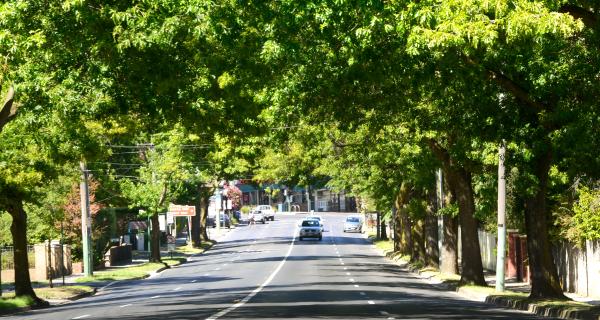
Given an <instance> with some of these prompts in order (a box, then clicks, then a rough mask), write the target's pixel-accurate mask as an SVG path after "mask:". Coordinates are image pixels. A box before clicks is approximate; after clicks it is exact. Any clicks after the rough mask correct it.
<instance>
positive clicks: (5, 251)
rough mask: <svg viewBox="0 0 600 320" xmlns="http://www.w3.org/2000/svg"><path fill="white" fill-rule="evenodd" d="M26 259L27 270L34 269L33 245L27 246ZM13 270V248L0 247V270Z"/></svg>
mask: <svg viewBox="0 0 600 320" xmlns="http://www.w3.org/2000/svg"><path fill="white" fill-rule="evenodd" d="M27 258H28V260H29V268H30V269H33V268H35V250H34V248H33V245H29V246H27ZM14 268H15V257H14V249H13V247H12V246H5V247H0V270H12V269H14Z"/></svg>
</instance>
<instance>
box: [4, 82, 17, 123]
mask: <svg viewBox="0 0 600 320" xmlns="http://www.w3.org/2000/svg"><path fill="white" fill-rule="evenodd" d="M1 89H2V87H1V86H0V90H1ZM14 97H15V90H14V88H13V87H12V86H11V87H10V88H9V89H8V92H7V93H6V98H5V100H4V104H3V105H2V108H1V109H0V132H2V129H3V128H4V126H5V125H6V124H7V123H8V122H10V121H11V120H12V119H14V117H15V116H16V115H17V104H15V103H14V102H13V100H14Z"/></svg>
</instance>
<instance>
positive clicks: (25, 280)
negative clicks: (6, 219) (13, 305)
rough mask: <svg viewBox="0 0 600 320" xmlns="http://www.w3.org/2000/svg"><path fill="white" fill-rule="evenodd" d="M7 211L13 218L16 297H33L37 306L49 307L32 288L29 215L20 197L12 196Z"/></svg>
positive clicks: (11, 229)
mask: <svg viewBox="0 0 600 320" xmlns="http://www.w3.org/2000/svg"><path fill="white" fill-rule="evenodd" d="M6 209H7V211H8V213H9V214H10V215H11V217H12V224H11V225H10V232H11V234H12V240H13V248H14V252H13V254H14V265H15V295H16V296H19V297H20V296H29V297H31V298H32V299H33V301H34V305H35V306H47V305H48V303H47V302H46V301H44V300H42V299H40V298H38V297H37V295H36V294H35V292H34V291H33V288H32V286H31V278H30V277H29V260H28V258H27V214H26V213H25V209H24V208H23V200H21V199H20V198H19V197H18V196H12V200H11V201H10V203H9V205H8V207H7V208H6Z"/></svg>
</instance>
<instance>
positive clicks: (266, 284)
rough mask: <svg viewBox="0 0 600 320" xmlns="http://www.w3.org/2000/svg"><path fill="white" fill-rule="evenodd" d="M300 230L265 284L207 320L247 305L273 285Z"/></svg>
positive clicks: (294, 235)
mask: <svg viewBox="0 0 600 320" xmlns="http://www.w3.org/2000/svg"><path fill="white" fill-rule="evenodd" d="M297 231H298V230H297V229H296V230H294V233H293V236H292V242H291V243H290V247H289V249H288V251H287V253H286V254H285V256H284V257H283V259H282V260H281V261H280V262H279V265H278V266H277V268H276V269H275V271H273V273H271V275H270V276H269V277H268V278H267V280H265V282H263V284H261V285H260V286H259V287H257V288H256V289H254V290H252V292H250V293H249V294H248V295H247V296H245V297H244V298H243V299H242V300H241V301H240V302H238V303H236V304H234V305H232V306H231V307H229V308H227V309H224V310H221V311H220V312H217V313H215V314H213V315H211V316H210V317H208V318H206V319H207V320H215V319H218V318H221V317H222V316H224V315H226V314H228V313H230V312H231V311H233V310H235V309H237V308H239V307H241V306H243V305H245V304H246V303H248V301H250V299H252V298H253V297H254V296H256V295H257V294H258V293H259V292H261V291H262V290H263V289H264V288H265V287H266V286H268V285H269V283H271V281H273V279H274V278H275V276H276V275H277V274H278V273H279V271H280V270H281V268H283V265H284V264H285V262H286V261H287V259H288V258H289V257H290V254H291V253H292V249H293V248H294V242H295V241H296V234H297V233H298V232H297Z"/></svg>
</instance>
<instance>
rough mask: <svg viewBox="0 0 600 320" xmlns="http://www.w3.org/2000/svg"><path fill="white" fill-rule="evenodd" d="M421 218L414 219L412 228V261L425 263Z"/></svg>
mask: <svg viewBox="0 0 600 320" xmlns="http://www.w3.org/2000/svg"><path fill="white" fill-rule="evenodd" d="M423 233H424V231H423V220H422V219H418V220H416V221H414V223H413V228H412V234H411V235H412V239H413V241H412V243H413V248H412V256H411V260H412V261H419V262H422V263H423V264H424V263H425V237H424V236H423Z"/></svg>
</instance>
